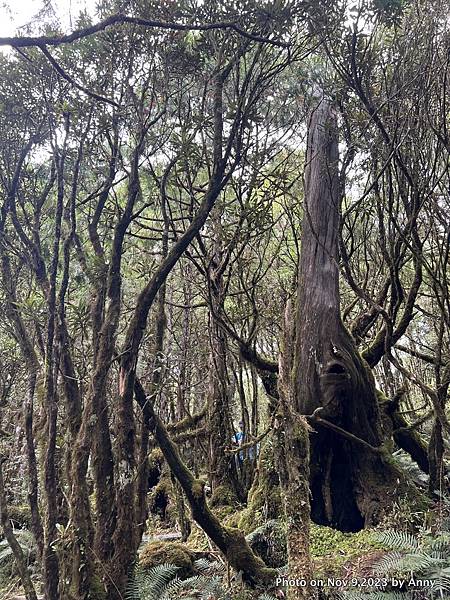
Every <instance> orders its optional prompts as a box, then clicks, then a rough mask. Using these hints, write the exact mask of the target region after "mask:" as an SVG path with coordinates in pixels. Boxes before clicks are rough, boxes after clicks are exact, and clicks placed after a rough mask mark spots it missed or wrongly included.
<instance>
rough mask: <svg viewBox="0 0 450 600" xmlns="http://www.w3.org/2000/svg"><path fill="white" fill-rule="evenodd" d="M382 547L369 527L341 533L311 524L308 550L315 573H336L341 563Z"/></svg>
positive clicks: (339, 569) (340, 567)
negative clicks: (354, 531) (355, 531)
mask: <svg viewBox="0 0 450 600" xmlns="http://www.w3.org/2000/svg"><path fill="white" fill-rule="evenodd" d="M380 548H383V545H382V544H380V543H379V542H378V541H377V540H376V539H375V535H374V531H373V530H370V529H362V530H361V531H358V532H357V533H343V532H342V531H338V530H336V529H332V528H331V527H324V526H322V525H316V524H314V523H313V524H312V525H311V530H310V551H311V558H312V559H313V561H314V566H315V572H316V573H315V574H316V575H325V576H326V575H337V574H339V573H340V571H341V569H342V567H343V565H344V564H345V563H347V562H349V561H353V560H355V559H357V558H359V557H361V556H364V555H366V554H370V553H371V552H373V551H374V550H376V549H380Z"/></svg>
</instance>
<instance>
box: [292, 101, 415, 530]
mask: <svg viewBox="0 0 450 600" xmlns="http://www.w3.org/2000/svg"><path fill="white" fill-rule="evenodd" d="M338 160H339V155H338V135H337V118H336V114H335V111H334V109H333V106H332V104H331V102H329V101H328V100H326V99H322V100H321V102H320V103H319V104H318V106H317V107H316V108H315V109H314V111H313V112H312V115H311V117H310V121H309V127H308V142H307V155H306V171H305V203H304V218H303V228H302V248H301V258H300V266H299V278H298V281H299V284H298V286H299V287H298V298H297V313H296V316H295V324H296V334H295V335H296V338H295V348H294V357H295V358H294V369H293V377H294V380H293V387H294V397H293V403H294V409H295V410H296V411H297V412H298V413H300V414H302V415H306V416H308V420H309V422H310V423H313V424H314V423H318V422H319V419H318V417H319V415H320V419H321V424H320V425H319V424H317V425H315V432H314V433H312V434H311V436H310V437H311V474H310V487H311V493H312V501H311V502H312V505H311V509H312V517H313V520H314V521H316V522H317V523H320V524H325V525H331V526H333V527H336V528H339V529H341V530H344V531H356V530H358V529H360V528H362V527H364V526H365V525H369V524H371V523H374V522H376V521H377V520H378V518H379V517H380V516H381V515H382V514H383V513H384V512H385V510H386V508H387V506H388V505H389V504H390V503H391V501H392V500H394V499H395V497H396V494H397V491H398V488H399V486H400V485H401V486H405V485H406V481H405V479H404V478H403V477H402V476H401V474H400V473H399V471H398V469H396V468H395V467H394V466H393V465H392V463H391V462H390V460H389V456H388V455H387V454H386V453H384V452H383V451H382V450H381V447H382V443H383V438H382V431H381V416H380V411H379V407H378V403H377V398H376V393H375V385H374V378H373V375H372V372H371V370H370V368H369V367H368V366H367V364H366V363H365V362H364V361H363V360H362V359H361V357H360V355H359V353H358V352H357V350H356V347H355V344H354V342H353V340H352V338H351V336H350V335H349V333H348V332H347V330H346V329H345V327H344V325H343V323H342V320H341V315H340V302H339V268H338V240H339V224H340V195H341V194H340V190H339V178H338ZM327 424H328V425H329V424H331V427H330V426H324V425H327ZM342 432H348V433H350V434H351V435H352V436H354V437H353V439H352V438H351V436H346V435H342ZM361 441H362V442H361Z"/></svg>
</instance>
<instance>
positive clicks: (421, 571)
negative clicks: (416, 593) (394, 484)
mask: <svg viewBox="0 0 450 600" xmlns="http://www.w3.org/2000/svg"><path fill="white" fill-rule="evenodd" d="M377 537H378V539H379V540H380V541H381V542H382V543H383V544H385V545H389V546H390V547H391V548H393V549H394V551H393V552H389V553H388V554H386V555H385V556H384V557H383V558H382V559H381V560H379V561H378V562H377V564H376V565H375V566H374V571H375V572H376V573H378V574H383V575H384V576H388V575H397V576H406V575H409V576H412V575H413V576H414V577H415V578H420V579H421V580H422V581H423V580H429V581H431V582H433V584H434V585H433V586H431V585H430V586H428V587H426V588H422V589H423V591H425V592H426V594H427V598H437V597H439V598H444V595H445V594H448V592H450V535H449V534H448V533H444V532H442V533H440V534H438V535H437V536H435V537H430V536H425V537H423V539H421V540H419V539H418V538H416V537H414V536H413V535H411V534H408V533H404V532H397V531H385V532H383V533H381V534H379V535H378V536H377ZM374 593H375V592H373V593H369V594H363V596H364V598H365V600H376V598H375V597H374ZM380 593H382V592H380ZM382 594H383V595H382V597H383V599H384V600H387V596H386V595H385V593H382ZM403 597H404V598H405V597H407V596H405V594H403ZM409 597H412V595H411V593H409ZM346 598H349V596H347V595H346ZM352 599H353V596H352ZM354 600H357V599H356V598H355V599H354Z"/></svg>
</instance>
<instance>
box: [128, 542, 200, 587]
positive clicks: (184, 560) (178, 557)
mask: <svg viewBox="0 0 450 600" xmlns="http://www.w3.org/2000/svg"><path fill="white" fill-rule="evenodd" d="M194 560H195V553H194V552H192V551H191V550H189V548H187V547H186V546H184V545H183V544H180V543H177V542H150V543H149V544H146V545H145V546H144V548H143V549H142V552H141V554H140V557H139V564H140V565H141V567H143V568H144V569H151V568H152V567H156V566H157V565H163V564H170V565H175V566H176V567H179V570H178V572H177V576H178V577H180V579H184V578H186V577H192V576H193V575H195V574H196V570H195V568H194Z"/></svg>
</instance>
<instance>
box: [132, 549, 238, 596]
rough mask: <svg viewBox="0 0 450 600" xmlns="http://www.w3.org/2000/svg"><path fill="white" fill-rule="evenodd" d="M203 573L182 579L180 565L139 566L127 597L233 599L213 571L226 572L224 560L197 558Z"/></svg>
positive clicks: (197, 563)
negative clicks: (209, 560)
mask: <svg viewBox="0 0 450 600" xmlns="http://www.w3.org/2000/svg"><path fill="white" fill-rule="evenodd" d="M195 566H196V568H197V570H198V571H199V572H201V574H200V575H195V576H193V577H189V578H188V579H179V578H178V577H176V573H177V571H178V567H176V566H174V565H168V564H165V565H158V566H156V567H153V568H151V569H142V568H140V567H136V568H135V570H134V573H133V575H132V577H131V579H130V582H129V584H128V589H127V592H126V594H125V598H126V600H181V599H182V600H210V598H214V600H231V596H230V595H229V594H228V593H227V592H226V591H225V590H224V588H223V586H222V584H221V579H220V577H219V576H215V577H213V576H211V573H213V572H216V573H217V572H223V569H222V565H221V564H220V563H211V562H209V563H208V561H206V560H204V559H201V560H199V561H196V563H195Z"/></svg>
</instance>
